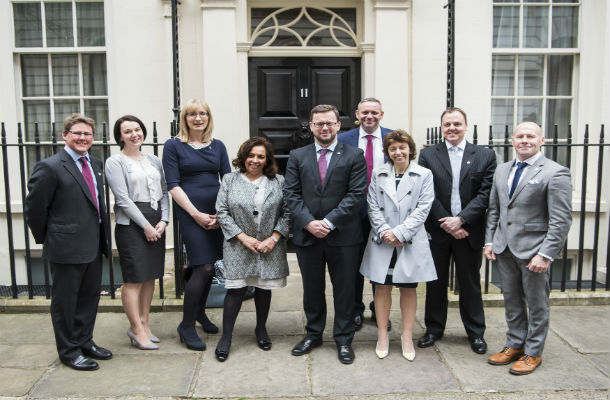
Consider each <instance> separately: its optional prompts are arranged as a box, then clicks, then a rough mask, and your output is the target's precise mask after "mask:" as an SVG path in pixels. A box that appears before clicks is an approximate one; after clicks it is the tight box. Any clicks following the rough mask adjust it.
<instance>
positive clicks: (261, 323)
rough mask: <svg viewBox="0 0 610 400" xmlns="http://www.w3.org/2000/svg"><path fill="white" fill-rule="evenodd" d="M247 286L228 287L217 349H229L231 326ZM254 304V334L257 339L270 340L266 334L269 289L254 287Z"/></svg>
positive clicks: (231, 333)
mask: <svg viewBox="0 0 610 400" xmlns="http://www.w3.org/2000/svg"><path fill="white" fill-rule="evenodd" d="M247 290H248V288H247V287H244V288H239V289H228V290H227V295H226V296H225V302H224V310H223V313H222V337H221V338H220V340H219V341H218V346H217V348H218V350H221V351H229V348H230V347H231V338H232V337H233V328H234V327H235V321H236V320H237V314H239V310H240V309H241V304H242V303H243V301H244V296H245V294H246V291H247ZM254 306H255V307H256V328H255V329H254V334H255V335H256V338H257V339H258V340H266V341H270V339H269V335H268V334H267V328H266V326H265V325H266V324H267V317H268V316H269V307H270V306H271V290H267V289H260V288H256V289H255V290H254Z"/></svg>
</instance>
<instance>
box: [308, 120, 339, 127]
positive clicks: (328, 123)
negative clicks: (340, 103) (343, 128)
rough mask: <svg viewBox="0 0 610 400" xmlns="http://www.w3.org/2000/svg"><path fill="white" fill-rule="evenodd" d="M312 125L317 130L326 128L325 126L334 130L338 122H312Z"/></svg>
mask: <svg viewBox="0 0 610 400" xmlns="http://www.w3.org/2000/svg"><path fill="white" fill-rule="evenodd" d="M311 124H312V125H313V126H315V127H316V128H324V125H326V126H328V127H329V128H332V127H333V126H335V125H337V121H334V122H312V123H311Z"/></svg>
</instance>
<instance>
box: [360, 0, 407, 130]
mask: <svg viewBox="0 0 610 400" xmlns="http://www.w3.org/2000/svg"><path fill="white" fill-rule="evenodd" d="M373 8H374V10H375V65H374V77H375V78H374V82H375V88H374V95H375V97H377V98H379V100H381V102H382V104H383V109H384V111H385V117H384V125H387V126H389V127H391V128H403V129H407V130H410V118H409V115H410V107H411V93H410V90H411V85H410V70H411V66H410V63H411V48H410V47H411V43H410V37H411V28H410V25H411V24H410V16H409V12H410V9H409V8H410V1H404V0H384V1H376V2H374V4H373ZM365 54H366V53H365ZM365 57H366V55H365ZM365 95H369V93H365Z"/></svg>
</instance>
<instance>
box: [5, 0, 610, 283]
mask: <svg viewBox="0 0 610 400" xmlns="http://www.w3.org/2000/svg"><path fill="white" fill-rule="evenodd" d="M446 3H447V1H446V0H335V1H319V0H310V1H307V2H303V1H294V0H283V1H277V0H251V1H248V0H181V1H180V4H179V6H178V28H179V29H178V45H179V75H180V99H181V100H182V101H186V100H187V99H190V98H203V99H205V100H206V101H207V102H208V103H209V104H210V107H211V110H212V113H213V116H214V119H215V131H214V136H215V137H217V138H220V139H222V140H223V141H224V142H225V144H226V145H227V148H228V151H229V156H233V155H234V154H235V153H236V152H237V149H238V146H239V144H241V143H242V142H243V141H244V140H245V139H246V138H248V137H249V136H251V135H257V134H262V135H266V136H267V137H269V138H270V139H271V140H272V142H273V143H274V145H275V147H276V149H277V153H278V162H279V163H280V166H282V165H283V163H285V160H286V156H287V154H288V152H289V151H290V149H291V148H293V147H295V146H298V145H299V143H300V142H301V141H303V140H308V135H309V133H308V131H307V128H306V123H307V120H308V112H309V109H310V108H311V107H312V106H313V105H315V104H318V103H332V104H335V105H337V106H338V107H339V109H340V110H341V113H342V118H341V121H342V124H343V127H344V128H346V127H353V126H354V119H355V117H354V109H355V107H356V105H357V102H358V100H359V99H360V98H362V97H371V96H373V97H376V98H378V99H380V100H381V101H382V103H383V108H384V111H385V117H384V120H383V125H384V126H386V127H391V128H403V129H406V130H407V131H408V132H411V133H412V134H413V136H414V138H415V141H416V143H417V145H418V147H419V146H422V145H423V144H424V143H425V141H426V129H427V128H429V127H433V126H438V124H439V115H440V113H441V111H442V110H443V109H444V108H445V105H446V95H447V93H446V89H447V40H448V39H447V9H445V8H444V6H445V4H446ZM0 10H2V12H1V15H2V19H3V23H2V24H0V31H1V32H0V33H1V37H3V38H5V39H6V40H2V41H1V42H0V55H1V56H2V57H1V58H0V60H1V61H0V87H1V88H2V89H3V90H2V92H3V96H2V97H1V98H0V121H2V122H4V123H5V126H6V133H7V141H8V142H13V143H14V142H16V141H17V129H16V126H17V124H18V123H19V122H22V123H23V132H24V140H26V141H33V140H34V132H35V128H34V127H35V123H37V125H38V132H39V135H40V139H41V140H42V141H45V140H49V139H50V137H51V136H50V135H51V131H52V130H53V128H52V125H51V124H52V123H53V122H54V123H56V124H57V127H56V128H55V130H56V131H57V132H58V133H59V131H61V124H62V121H63V118H64V117H65V116H66V115H67V114H69V113H71V112H83V113H85V114H87V115H89V116H92V117H93V118H95V119H96V121H98V131H100V132H101V130H102V125H101V124H102V122H107V123H108V124H109V125H110V126H112V123H113V121H114V120H115V119H116V118H118V117H119V116H121V115H124V114H134V115H137V116H139V117H140V118H141V119H142V120H143V121H145V122H146V123H147V124H148V125H149V129H150V125H152V122H153V121H156V122H157V125H158V131H159V139H160V141H163V140H165V139H166V138H168V137H169V136H170V130H169V126H170V122H171V121H172V120H173V112H172V106H173V77H174V74H173V63H172V20H171V3H170V1H166V0H130V1H121V0H105V1H88V0H87V1H84V0H83V1H80V0H42V1H32V0H23V1H22V0H0ZM454 62H455V80H454V96H455V105H456V106H459V107H461V108H463V109H464V110H466V112H467V113H468V120H469V123H470V129H469V135H468V136H467V137H470V138H471V137H472V129H473V125H475V124H476V125H477V126H478V133H479V143H487V137H488V135H489V127H490V126H492V129H493V131H492V132H493V133H492V136H493V138H494V139H495V140H502V139H503V137H504V130H505V127H506V126H508V130H509V131H512V127H514V126H515V125H516V124H517V123H518V122H520V121H522V120H533V121H535V122H538V123H540V124H542V125H543V127H544V129H545V131H546V132H547V134H549V133H551V132H552V129H553V125H555V124H557V125H558V133H559V138H560V139H565V138H566V137H567V132H568V126H569V125H571V126H572V134H573V136H574V141H575V142H581V141H582V139H583V135H584V126H585V124H589V125H590V126H591V128H592V134H593V135H594V137H597V135H598V130H599V127H600V125H601V124H607V123H608V122H609V121H610V4H609V3H608V1H606V0H581V1H577V0H548V1H542V0H514V1H510V0H493V1H492V0H456V2H455V58H454ZM303 124H305V125H303ZM99 135H100V133H99V132H98V139H100V137H99ZM47 151H50V150H47ZM28 155H29V159H28V163H29V165H30V167H31V165H32V164H33V160H34V158H33V153H29V154H28ZM560 156H561V155H560ZM563 156H564V157H565V154H564V155H563ZM579 157H581V155H580V153H579V152H578V151H574V152H572V158H573V159H574V162H573V163H572V165H574V166H578V165H580V164H579V163H578V162H577V161H578V160H579ZM9 161H10V163H13V162H16V156H15V155H14V154H9ZM606 165H607V163H606ZM579 168H580V167H575V168H573V174H574V175H573V177H574V178H575V182H577V181H578V177H579V173H580V171H579ZM606 169H608V168H607V167H606ZM589 171H590V172H589V173H590V174H591V176H594V174H595V173H596V172H597V171H596V169H595V168H590V169H589ZM578 190H579V186H578V185H575V193H574V196H573V198H574V208H575V209H578V208H579V207H580V205H579V204H580V203H579V201H580V200H579V199H580V194H579V193H578ZM591 190H592V191H591V193H587V194H586V199H587V203H588V202H589V199H591V204H593V203H594V201H593V197H594V196H595V193H594V191H593V189H591ZM607 201H608V192H607V190H606V189H604V193H603V196H602V212H603V220H604V221H607V220H608V216H607V214H608V213H607ZM11 204H12V210H13V213H15V216H18V215H19V213H20V212H21V198H20V193H19V191H15V192H13V194H12V195H11ZM590 208H593V206H591V207H590ZM587 210H589V206H588V208H587ZM590 211H592V209H591V210H590ZM5 212H6V203H5V201H4V199H3V200H2V201H0V213H2V215H4V214H5ZM575 217H576V218H575V223H574V225H575V226H577V225H578V216H576V215H575ZM2 218H3V219H2V221H4V217H2ZM588 218H590V216H589V214H588ZM606 223H607V222H606ZM573 231H574V233H571V238H572V239H573V240H571V241H570V243H574V244H576V242H577V241H578V240H576V236H574V235H577V234H578V232H576V231H575V230H574V229H573ZM0 240H2V239H0ZM589 241H590V240H589ZM603 242H605V236H604V241H603ZM168 243H171V242H168ZM15 248H16V255H17V260H18V265H19V268H18V270H19V271H21V272H19V271H18V276H19V280H23V279H24V276H25V275H24V273H23V256H22V254H21V253H22V249H23V241H22V242H21V243H19V238H17V241H16V245H15ZM7 252H8V250H7V246H4V245H0V260H5V259H7V258H8V254H7ZM19 254H21V257H20V256H19ZM9 280H10V278H9V275H8V272H7V271H5V269H4V268H0V284H7V281H9Z"/></svg>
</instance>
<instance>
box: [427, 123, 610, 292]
mask: <svg viewBox="0 0 610 400" xmlns="http://www.w3.org/2000/svg"><path fill="white" fill-rule="evenodd" d="M477 131H478V129H477V126H476V125H475V126H474V132H473V137H472V142H473V143H474V144H481V145H483V146H487V147H489V148H490V149H493V150H494V151H495V152H496V154H497V158H498V164H499V163H502V162H505V161H509V160H511V159H512V158H513V150H512V144H511V142H510V135H509V129H508V126H506V127H505V129H504V132H502V135H497V134H494V132H493V131H492V127H491V126H490V127H489V136H488V140H487V144H482V143H478V141H479V139H478V132H477ZM442 136H443V135H442V133H441V130H440V128H439V127H434V128H428V129H427V130H426V146H430V145H434V144H437V143H439V142H441V141H442V139H443V138H442ZM604 139H605V138H604V125H601V127H600V130H599V137H598V140H597V142H591V141H590V133H589V125H585V131H584V135H583V140H582V143H573V136H572V127H571V126H568V129H567V136H566V137H564V138H559V137H558V127H557V125H555V126H554V127H553V135H552V138H547V139H546V141H545V142H544V145H543V151H544V153H545V155H546V157H549V158H551V159H552V160H554V161H557V162H558V163H560V164H562V165H564V166H565V167H567V168H569V169H570V170H572V181H573V182H572V183H573V188H574V190H575V193H578V192H580V208H579V209H574V210H573V214H574V215H578V217H579V222H578V247H569V244H568V242H567V241H566V244H565V245H564V249H563V251H562V256H561V259H557V260H555V261H554V262H553V264H552V265H551V288H553V289H559V290H561V291H562V292H563V291H565V290H566V289H568V288H574V289H576V290H579V291H580V290H582V289H583V288H586V289H590V290H592V291H595V290H596V289H597V288H598V286H602V287H604V288H605V290H610V279H609V276H608V261H609V260H610V217H609V214H610V210H606V211H605V212H603V213H602V211H601V205H602V191H603V176H604V172H606V173H608V172H609V171H610V168H609V167H608V166H606V165H604V153H606V152H607V151H608V149H609V148H610V143H605V142H604ZM577 149H579V150H580V152H579V154H576V155H574V156H573V150H577ZM592 152H594V153H597V157H596V158H595V161H594V162H595V167H596V168H597V173H596V177H595V189H594V190H595V210H594V211H593V226H592V227H591V226H587V218H586V217H587V209H586V205H587V198H588V197H587V194H588V193H587V190H588V187H589V186H588V181H589V180H590V179H591V176H590V175H593V174H590V173H589V163H590V161H589V160H590V157H589V156H590V153H592ZM573 160H574V161H575V162H574V165H573V164H572V161H573ZM572 166H574V167H575V168H572ZM591 180H592V179H591ZM591 193H593V192H591ZM591 193H589V197H590V196H591ZM602 214H604V215H602ZM572 229H574V226H573V227H572ZM602 229H606V230H607V236H606V238H607V240H606V243H605V249H604V243H601V244H600V243H599V242H600V232H601V231H602ZM590 230H592V233H591V231H590ZM587 232H589V233H588V234H587V236H592V243H590V245H589V246H587V247H588V248H590V250H585V246H586V245H587V243H585V234H586V233H587ZM604 250H605V251H606V258H605V265H598V264H599V252H600V251H602V252H603V251H604ZM570 254H572V255H573V257H570ZM574 256H575V257H574ZM574 258H575V260H576V273H575V275H576V276H575V277H573V276H568V272H569V271H570V270H571V265H570V263H571V261H572V260H573V259H574ZM587 259H588V260H590V267H591V275H590V277H589V276H587V277H585V276H583V274H584V271H585V261H586V260H587ZM453 268H454V267H453V265H452V267H451V272H450V287H451V288H452V289H453V290H454V291H456V292H457V291H458V290H459V287H458V282H457V281H454V277H455V275H454V270H453ZM491 268H492V266H491V265H490V262H489V261H488V260H485V276H484V278H485V288H484V292H485V293H489V283H490V275H491V274H490V271H491ZM558 269H559V271H560V272H559V273H556V272H555V271H556V270H558ZM598 270H601V271H605V279H604V280H603V281H602V282H599V281H598V279H599V278H598V274H597V273H598ZM571 275H574V274H571Z"/></svg>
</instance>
